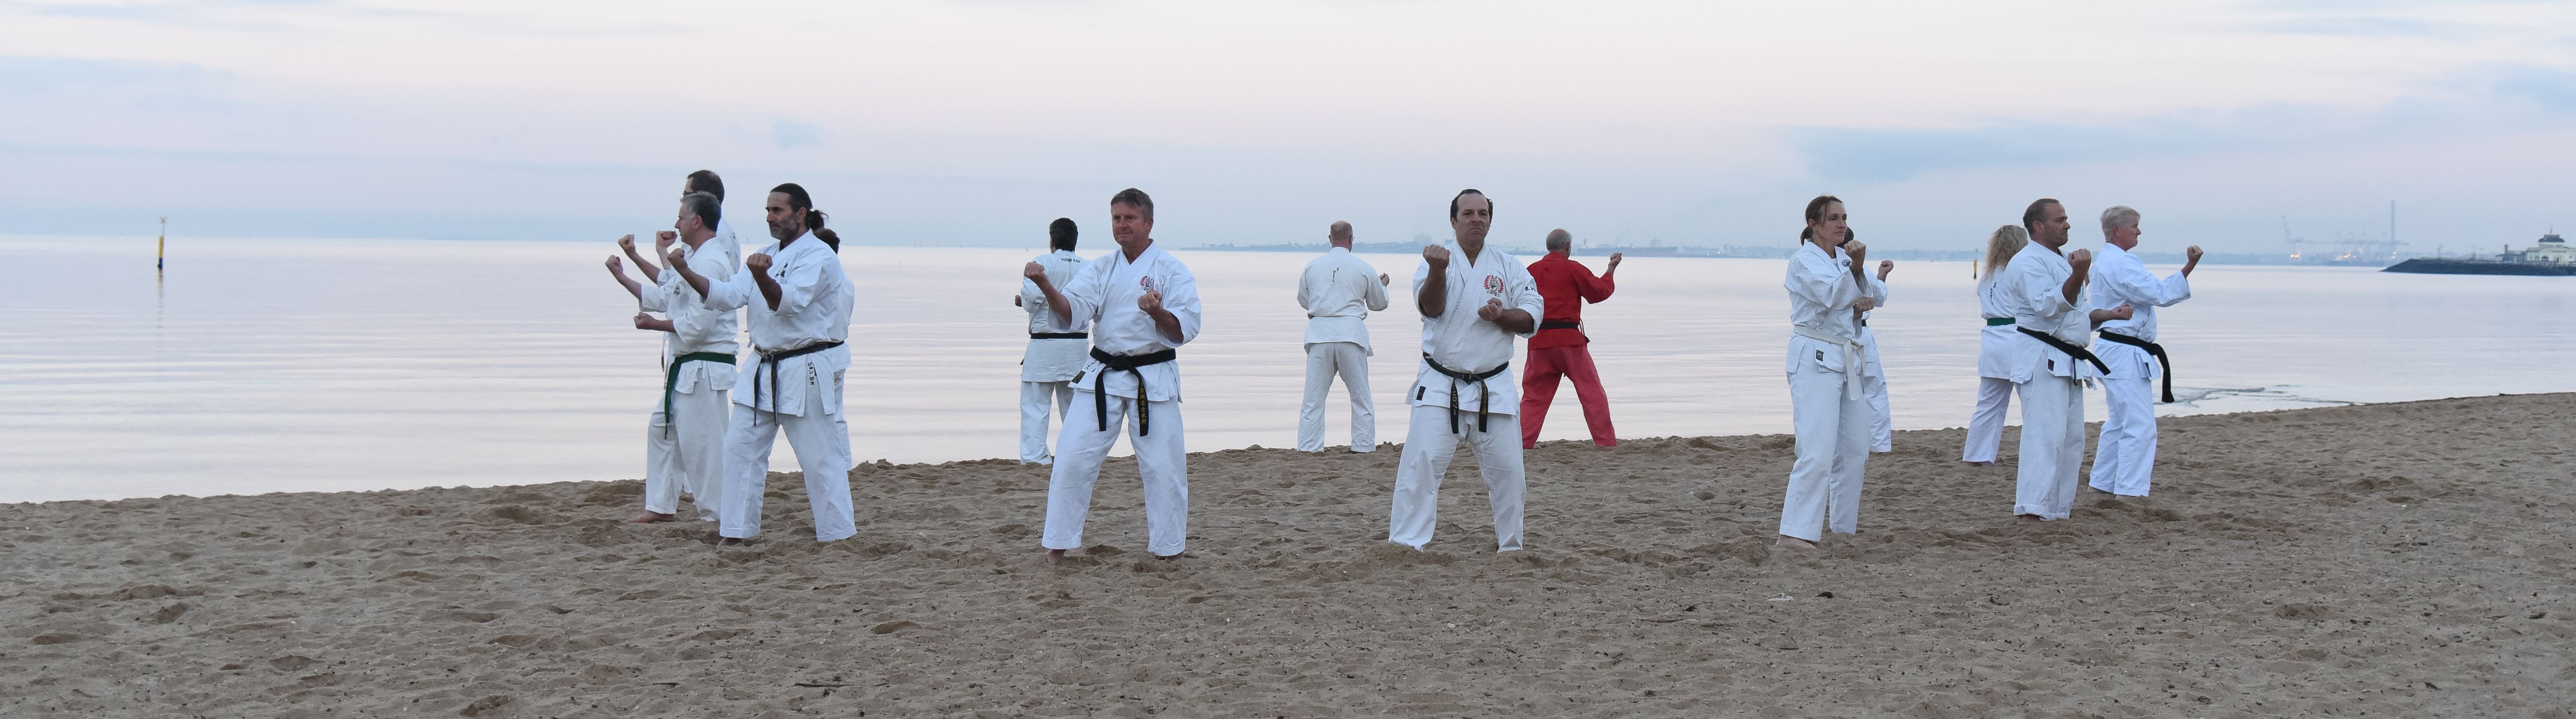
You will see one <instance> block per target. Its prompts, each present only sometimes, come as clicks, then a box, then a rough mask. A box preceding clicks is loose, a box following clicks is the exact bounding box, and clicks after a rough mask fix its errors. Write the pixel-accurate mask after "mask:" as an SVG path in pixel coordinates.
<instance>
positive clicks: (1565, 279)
mask: <svg viewBox="0 0 2576 719" xmlns="http://www.w3.org/2000/svg"><path fill="white" fill-rule="evenodd" d="M1529 273H1530V279H1531V280H1532V281H1533V282H1534V284H1536V285H1537V286H1538V295H1539V297H1540V298H1541V299H1544V300H1546V303H1547V309H1546V312H1547V316H1546V317H1544V318H1541V319H1540V321H1539V331H1538V334H1535V335H1531V336H1530V339H1529V361H1527V362H1523V363H1522V367H1521V446H1522V447H1523V448H1529V447H1535V446H1538V429H1539V425H1541V424H1544V423H1545V422H1546V421H1547V405H1548V403H1549V402H1551V401H1553V400H1555V399H1556V386H1557V384H1558V383H1557V378H1559V377H1563V378H1566V379H1571V380H1574V396H1575V398H1576V399H1577V400H1580V401H1581V402H1582V404H1583V422H1584V424H1586V425H1590V426H1591V428H1592V443H1593V444H1597V445H1601V446H1603V447H1616V446H1618V445H1619V434H1618V432H1616V431H1613V430H1612V429H1611V428H1610V398H1609V396H1608V395H1605V394H1603V393H1602V392H1601V374H1600V372H1598V371H1595V370H1594V369H1593V367H1592V351H1591V349H1590V347H1589V345H1590V344H1591V343H1592V339H1591V338H1589V337H1585V336H1583V330H1582V329H1580V328H1578V327H1577V326H1576V325H1577V324H1579V323H1581V322H1582V321H1583V304H1584V303H1586V302H1599V301H1602V300H1606V299H1610V292H1611V290H1612V289H1613V288H1612V287H1611V282H1610V278H1609V277H1595V276H1593V275H1592V270H1590V269H1588V268H1585V267H1584V266H1583V265H1582V263H1578V262H1575V261H1574V260H1572V259H1568V258H1567V257H1566V256H1565V255H1564V254H1563V253H1557V252H1550V253H1548V255H1547V257H1546V258H1543V259H1540V260H1539V261H1537V262H1532V263H1530V265H1529Z"/></svg>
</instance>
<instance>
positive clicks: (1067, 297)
mask: <svg viewBox="0 0 2576 719" xmlns="http://www.w3.org/2000/svg"><path fill="white" fill-rule="evenodd" d="M1117 256H1118V250H1115V249H1112V250H1110V251H1109V254H1106V255H1101V256H1100V259H1096V260H1092V261H1091V262H1090V263H1089V264H1085V265H1083V266H1082V271H1081V272H1076V273H1074V275H1073V281H1072V282H1070V283H1067V284H1066V285H1065V286H1063V287H1058V288H1055V292H1056V294H1059V295H1064V304H1065V308H1064V310H1065V316H1067V317H1070V318H1072V319H1073V323H1072V324H1073V326H1076V327H1080V326H1082V325H1083V324H1084V323H1085V322H1098V321H1100V304H1101V302H1103V301H1105V299H1106V298H1107V297H1108V295H1109V263H1111V262H1115V261H1117V260H1116V259H1115V258H1116V257H1117ZM1095 329H1097V328H1095Z"/></svg>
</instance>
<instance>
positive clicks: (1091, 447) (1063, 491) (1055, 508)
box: [1039, 389, 1190, 557]
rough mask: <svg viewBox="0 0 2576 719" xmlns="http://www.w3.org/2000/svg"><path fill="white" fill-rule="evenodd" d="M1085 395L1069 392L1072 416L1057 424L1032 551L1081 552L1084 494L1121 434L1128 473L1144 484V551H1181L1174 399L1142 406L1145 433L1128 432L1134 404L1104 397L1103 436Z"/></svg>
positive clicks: (1184, 530)
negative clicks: (1041, 529) (1041, 522)
mask: <svg viewBox="0 0 2576 719" xmlns="http://www.w3.org/2000/svg"><path fill="white" fill-rule="evenodd" d="M1092 402H1093V400H1092V394H1091V391H1090V390H1088V389H1076V390H1075V391H1074V393H1073V406H1074V411H1073V414H1072V416H1070V417H1067V418H1065V421H1064V432H1063V434H1060V435H1057V437H1056V441H1055V474H1054V475H1053V476H1052V477H1049V478H1048V479H1047V515H1046V531H1045V533H1044V534H1042V535H1041V536H1040V539H1039V544H1041V545H1042V546H1045V547H1046V548H1048V549H1073V548H1077V547H1080V546H1082V523H1083V520H1084V519H1085V518H1086V517H1087V516H1088V515H1089V514H1091V489H1092V487H1093V485H1096V484H1099V482H1100V464H1101V462H1103V461H1105V460H1107V459H1108V458H1109V448H1110V447H1111V446H1113V445H1116V444H1117V443H1118V435H1119V432H1120V429H1121V428H1122V427H1123V428H1124V429H1125V431H1126V434H1127V445H1128V446H1129V447H1132V448H1134V449H1135V450H1136V473H1137V474H1139V475H1142V476H1143V477H1144V481H1145V551H1147V552H1150V553H1152V554H1153V555H1154V556H1158V557H1168V556H1172V555H1175V554H1180V553H1181V552H1182V551H1183V550H1185V549H1187V548H1188V546H1187V544H1188V541H1187V540H1188V538H1189V533H1190V466H1189V449H1188V447H1187V446H1186V445H1184V444H1183V443H1182V441H1181V403H1180V401H1179V400H1164V401H1161V402H1153V401H1148V402H1146V403H1145V411H1147V412H1150V413H1152V414H1153V426H1152V427H1150V428H1149V429H1150V430H1151V431H1152V433H1151V434H1144V435H1139V434H1137V433H1136V422H1135V418H1134V417H1133V415H1134V412H1133V411H1132V410H1133V409H1134V408H1135V405H1136V400H1134V399H1130V398H1127V397H1110V398H1109V429H1108V430H1106V431H1103V430H1101V428H1100V416H1099V415H1098V414H1097V413H1096V412H1095V410H1094V409H1093V406H1092Z"/></svg>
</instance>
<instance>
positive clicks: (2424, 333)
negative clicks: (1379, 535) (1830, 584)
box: [0, 238, 2576, 501]
mask: <svg viewBox="0 0 2576 719" xmlns="http://www.w3.org/2000/svg"><path fill="white" fill-rule="evenodd" d="M845 250H846V252H845V254H844V255H843V261H844V262H845V263H846V264H847V265H848V266H849V270H850V273H851V276H852V277H853V278H855V279H856V280H857V281H858V282H859V283H860V292H859V302H860V306H859V310H858V313H857V319H856V321H855V322H854V323H853V327H852V334H853V337H852V340H853V342H852V345H853V347H854V349H855V350H856V351H855V352H854V354H855V355H856V356H857V358H858V359H857V363H858V367H859V369H858V370H857V371H855V372H854V375H853V379H852V381H851V383H850V388H849V403H850V406H851V407H852V408H853V409H852V412H851V415H850V426H851V430H852V433H853V435H854V436H853V437H852V444H853V446H854V447H855V448H856V450H857V454H858V457H859V458H860V459H862V460H866V459H875V458H880V457H882V458H888V459H892V460H894V461H897V462H913V461H940V460H952V459H972V458H984V457H1009V456H1013V455H1014V454H1015V446H1016V444H1015V442H1016V440H1015V437H1016V431H1017V422H1018V420H1017V409H1016V407H1017V402H1018V387H1017V384H1016V382H1017V381H1018V367H1017V363H1018V361H1019V356H1020V348H1021V346H1022V344H1023V342H1024V339H1023V338H1024V336H1025V335H1024V334H1023V333H1024V332H1025V327H1026V325H1025V324H1024V322H1023V317H1024V315H1022V314H1021V312H1020V310H1019V309H1018V308H1015V307H1012V306H1011V303H1010V296H1011V295H1012V294H1013V293H1014V292H1015V291H1016V286H1017V285H1016V282H1017V272H1018V267H1019V263H1020V262H1022V261H1024V260H1025V259H1026V257H1027V256H1029V255H1033V254H1036V250H1035V249H1034V248H1032V249H1031V250H1030V251H1027V252H1019V251H1006V250H988V249H935V248H884V247H859V246H855V245H853V246H850V247H847V248H845ZM1105 250H1106V245H1102V246H1096V247H1086V248H1085V252H1084V254H1086V255H1092V254H1098V253H1100V252H1103V251H1105ZM612 251H613V247H612V246H611V245H609V244H608V243H606V242H600V243H592V244H572V243H545V242H463V241H382V240H370V241H333V240H200V239H188V240H174V241H172V243H171V256H170V268H169V270H168V272H167V273H166V274H164V275H160V276H156V274H155V273H154V272H153V270H152V242H151V239H150V238H138V239H101V238H78V239H64V238H9V239H0V283H5V285H0V286H6V287H8V288H9V289H10V290H11V293H10V297H11V299H10V301H9V303H8V306H9V307H10V308H12V309H13V310H15V311H14V312H12V313H11V316H12V319H13V320H15V321H14V322H12V323H9V324H7V325H5V326H0V370H5V371H0V436H5V437H7V438H8V439H7V440H6V443H5V444H0V501H27V500H48V499H67V498H105V497H125V496H152V495H161V494H192V495H210V494H233V493H258V492H268V491H289V490H361V489H381V488H408V487H420V486H427V485H460V484H472V485H485V484H505V483H517V482H543V481H557V480H574V479H617V478H631V477H637V476H641V475H642V463H643V452H642V446H641V445H642V442H641V439H642V438H641V436H640V435H641V434H642V432H643V431H644V421H645V415H646V413H647V412H648V411H649V408H650V406H651V405H652V404H653V403H654V402H655V398H656V393H657V392H658V390H659V389H660V375H659V374H658V371H657V370H658V357H657V354H656V353H657V352H658V351H659V349H658V348H659V344H658V340H657V338H656V337H655V336H654V335H653V334H652V333H648V332H641V331H637V330H634V329H632V328H631V325H630V323H629V318H630V317H631V316H632V315H633V314H634V311H635V309H634V304H633V302H632V301H631V300H630V299H628V298H627V296H626V295H625V293H624V292H623V291H621V290H619V289H618V288H617V287H616V285H614V284H613V283H611V282H610V281H609V280H608V278H607V277H605V276H604V275H605V274H606V273H605V272H604V271H602V270H601V268H600V261H601V260H602V259H604V258H606V257H607V256H608V254H609V253H610V252H612ZM1178 255H1179V256H1180V257H1181V258H1182V259H1183V260H1184V261H1185V262H1188V263H1189V264H1190V266H1191V267H1192V268H1193V269H1194V270H1195V271H1196V272H1197V274H1198V276H1199V284H1200V288H1201V292H1202V295H1203V296H1204V300H1205V303H1206V317H1207V320H1206V322H1207V324H1206V327H1205V329H1204V331H1203V333H1202V334H1201V335H1200V337H1199V339H1198V341H1197V342H1195V343H1193V344H1191V345H1189V346H1188V347H1184V348H1182V352H1181V356H1182V360H1181V367H1182V370H1181V372H1182V377H1183V380H1182V384H1183V388H1184V389H1183V392H1184V405H1183V407H1184V411H1185V412H1186V413H1187V414H1188V417H1189V431H1190V447H1191V449H1193V450H1213V449H1223V448H1229V447H1242V446H1247V445H1254V444H1258V445H1263V446H1271V447H1282V446H1293V443H1294V440H1295V437H1296V414H1297V402H1298V399H1299V396H1300V385H1301V383H1302V382H1303V381H1304V361H1303V355H1302V353H1301V350H1300V349H1299V347H1298V342H1299V340H1300V338H1301V337H1302V336H1303V333H1304V325H1303V314H1302V313H1301V312H1300V311H1299V310H1298V309H1297V305H1296V300H1295V288H1294V283H1295V279H1296V274H1297V270H1298V268H1299V267H1300V266H1301V265H1302V264H1303V263H1304V262H1305V260H1306V259H1307V258H1306V257H1305V256H1300V255H1283V254H1259V253H1221V252H1191V251H1183V252H1179V253H1178ZM1363 257H1364V258H1365V259H1367V260H1368V261H1370V262H1371V263H1373V264H1375V265H1377V266H1378V267H1379V268H1380V269H1382V270H1384V271H1386V272H1388V273H1390V274H1393V275H1395V276H1396V277H1398V278H1403V277H1407V276H1410V274H1411V272H1412V270H1413V267H1414V265H1415V264H1416V263H1417V262H1419V258H1416V257H1409V256H1400V255H1363ZM1587 260H1589V261H1590V262H1591V263H1592V264H1593V265H1594V266H1595V267H1596V268H1597V267H1598V266H1599V263H1598V258H1587ZM2163 269H2164V270H2165V271H2170V268H2163ZM1780 277H1781V265H1780V262H1779V261H1777V260H1711V259H1647V258H1640V259H1635V260H1631V261H1629V262H1628V263H1626V264H1625V265H1623V266H1622V267H1621V268H1620V271H1619V290H1618V293H1617V294H1616V295H1615V296H1613V297H1612V298H1611V299H1610V300H1609V301H1608V302H1604V303H1602V304H1598V305H1593V306H1592V307H1590V308H1589V309H1587V310H1586V319H1587V320H1588V326H1589V328H1590V330H1591V333H1592V335H1593V337H1594V345H1593V352H1594V355H1595V357H1596V359H1597V360H1598V362H1599V365H1600V369H1601V374H1602V378H1603V381H1604V382H1605V383H1606V384H1607V385H1608V388H1609V392H1610V396H1611V401H1612V414H1613V415H1614V418H1615V420H1616V422H1617V424H1618V429H1619V434H1620V435H1621V436H1623V437H1647V436H1662V435H1703V434H1738V433H1776V432H1786V431H1788V428H1789V408H1788V390H1787V386H1786V383H1785V382H1784V381H1783V380H1782V378H1781V361H1782V354H1783V353H1784V352H1785V346H1786V343H1787V341H1786V338H1787V336H1788V333H1787V331H1786V329H1785V326H1784V325H1785V319H1784V317H1785V315H1786V311H1787V310H1786V306H1787V303H1786V301H1785V299H1784V295H1783V292H1782V290H1781V288H1780ZM1890 284H1891V288H1892V289H1891V291H1892V293H1893V297H1892V300H1893V301H1892V302H1891V303H1890V305H1889V306H1888V307H1886V308H1884V309H1882V310H1880V311H1878V312H1877V313H1875V314H1874V315H1872V318H1871V322H1870V324H1871V326H1872V328H1874V329H1876V330H1877V332H1878V334H1879V337H1880V339H1881V342H1883V343H1884V344H1885V351H1884V354H1885V359H1886V362H1887V370H1888V374H1889V377H1890V386H1891V389H1892V392H1893V405H1894V411H1895V415H1896V417H1895V418H1896V424H1897V426H1898V427H1900V428H1908V429H1912V428H1931V427H1947V426H1957V425H1959V424H1962V423H1964V422H1965V419H1966V416H1967V408H1968V405H1969V404H1970V403H1971V402H1972V400H1973V396H1974V393H1975V387H1976V378H1975V377H1974V376H1973V375H1974V369H1975V366H1976V336H1977V331H1978V328H1979V326H1980V325H1979V322H1978V321H1977V312H1976V305H1975V302H1974V298H1973V296H1972V287H1973V280H1971V279H1970V278H1969V276H1968V265H1967V264H1966V263H1898V267H1897V270H1896V273H1895V275H1894V276H1892V277H1891V278H1890ZM2193 291H2194V293H2195V294H2196V295H2197V296H2196V298H2195V299H2193V300H2191V301H2189V302H2185V303H2183V304H2181V305H2178V306H2175V307H2173V308H2170V309H2167V310H2165V311H2164V314H2163V330H2164V334H2165V337H2164V343H2165V345H2166V346H2167V347H2169V348H2171V350H2172V352H2173V358H2174V363H2175V364H2174V366H2175V369H2176V371H2177V383H2176V386H2175V390H2176V393H2177V395H2180V396H2184V397H2185V399H2186V401H2185V402H2183V403H2178V404H2175V405H2167V406H2166V407H2164V408H2162V409H2163V411H2165V412H2167V413H2178V412H2230V411H2243V410H2253V409H2275V408H2286V407H2302V406H2319V405H2325V404H2342V403H2350V402H2386V401H2397V400H2408V399H2425V398H2432V397H2445V396H2462V395H2476V394H2492V393H2497V392H2514V393H2525V392H2548V391H2569V390H2576V373H2563V372H2556V371H2550V370H2551V369H2552V368H2560V367H2568V366H2571V360H2576V322H2571V321H2570V320H2569V319H2568V318H2567V317H2566V316H2565V315H2564V311H2565V310H2566V309H2567V308H2568V307H2570V306H2576V303H2570V302H2568V300H2569V299H2570V298H2571V297H2576V279H2569V278H2545V277H2538V278H2536V277H2458V276H2443V275H2391V274H2381V273H2374V272H2367V271H2358V270H2349V269H2332V268H2278V267H2232V266H2209V267H2204V268H2202V269H2201V270H2200V271H2199V272H2198V273H2196V274H2195V276H2194V278H2193ZM147 303H149V304H147ZM1370 325H1371V328H1370V329H1371V332H1372V333H1373V337H1374V339H1375V343H1376V345H1377V360H1376V361H1375V362H1374V363H1373V366H1372V367H1371V373H1372V377H1371V382H1372V384H1374V385H1375V388H1376V390H1377V392H1376V396H1377V398H1378V402H1379V404H1380V407H1379V437H1380V438H1381V439H1384V440H1386V441H1401V440H1402V439H1403V437H1402V433H1403V431H1404V430H1403V427H1404V419H1403V417H1404V413H1405V411H1404V409H1403V407H1402V406H1401V402H1400V399H1401V397H1400V393H1401V392H1402V391H1403V389H1404V388H1406V387H1408V386H1410V383H1411V382H1412V379H1413V370H1414V366H1415V360H1414V357H1415V353H1416V351H1417V350H1416V348H1417V346H1418V345H1417V344H1416V339H1417V338H1418V337H1419V332H1420V322H1419V320H1418V319H1417V318H1416V317H1415V316H1414V315H1413V312H1412V310H1411V309H1410V307H1409V305H1407V304H1406V303H1404V302H1397V303H1395V306H1394V307H1392V308H1391V309H1390V310H1389V311H1388V312H1385V313H1381V314H1380V315H1379V316H1377V317H1374V318H1372V319H1371V320H1370ZM1335 396H1336V399H1335V402H1336V404H1335V405H1334V406H1333V408H1332V409H1331V410H1330V411H1327V412H1326V413H1325V416H1326V417H1327V418H1328V420H1329V421H1330V422H1332V423H1333V424H1332V425H1331V432H1332V434H1331V435H1329V436H1332V437H1340V438H1344V439H1345V440H1346V439H1347V438H1348V437H1349V434H1348V429H1347V428H1346V427H1345V426H1343V424H1342V423H1344V422H1346V421H1347V420H1348V413H1347V412H1346V411H1344V410H1343V409H1342V408H1341V405H1340V404H1339V393H1338V392H1336V395H1335ZM1559 398H1560V400H1561V401H1560V402H1559V403H1558V405H1557V407H1555V409H1554V411H1553V412H1551V413H1550V415H1549V418H1548V423H1547V432H1546V436H1547V437H1548V438H1550V439H1579V438H1582V437H1583V436H1585V433H1584V430H1583V426H1582V424H1583V419H1582V415H1581V412H1580V410H1579V408H1577V407H1575V406H1574V403H1573V397H1572V395H1571V393H1570V392H1569V393H1560V395H1559ZM2091 399H2092V401H2093V404H2092V408H2091V409H2090V410H2089V411H2090V412H2092V415H2091V416H2094V417H2099V416H2100V412H2101V406H2100V399H2099V396H2098V393H2097V394H2096V395H2095V396H2093V397H2092V398H2091ZM781 447H782V452H783V451H784V443H781Z"/></svg>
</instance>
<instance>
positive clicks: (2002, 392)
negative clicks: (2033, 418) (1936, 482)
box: [1959, 377, 2027, 462]
mask: <svg viewBox="0 0 2576 719" xmlns="http://www.w3.org/2000/svg"><path fill="white" fill-rule="evenodd" d="M2012 396H2013V381H2012V380H2008V379H2003V378H2001V377H1979V378H1977V410H1976V412H1975V413H1973V414H1970V415H1968V445H1967V446H1966V447H1965V448H1962V449H1960V450H1959V461H1962V462H1992V461H1995V449H1996V448H1997V447H1999V446H2001V445H2002V444H2003V443H2004V411H2005V410H2008V409H2012ZM2025 421H2027V419H2026V418H2025Z"/></svg>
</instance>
